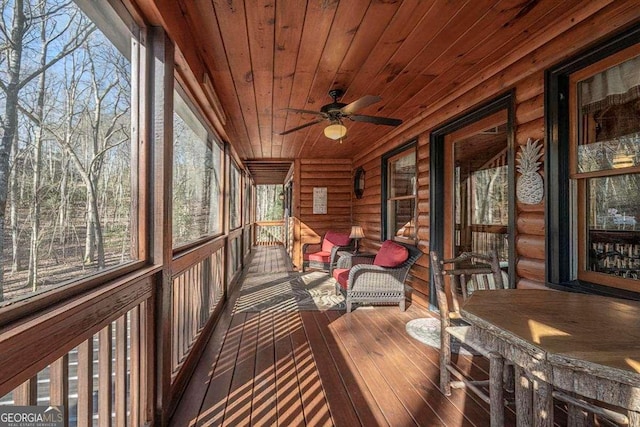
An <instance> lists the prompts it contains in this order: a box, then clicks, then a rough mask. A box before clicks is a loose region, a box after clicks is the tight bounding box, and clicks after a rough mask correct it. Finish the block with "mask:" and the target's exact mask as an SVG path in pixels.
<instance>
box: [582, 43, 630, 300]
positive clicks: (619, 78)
mask: <svg viewBox="0 0 640 427" xmlns="http://www.w3.org/2000/svg"><path fill="white" fill-rule="evenodd" d="M569 90H570V121H571V124H570V126H571V128H570V129H571V130H572V132H571V141H570V144H571V145H570V148H571V164H570V170H571V179H572V180H574V181H575V183H576V187H577V199H576V213H577V219H578V222H577V227H578V242H577V249H578V274H577V276H578V279H579V280H585V281H589V282H595V283H602V284H606V285H609V286H613V287H620V288H626V289H629V290H634V289H635V290H640V282H638V279H640V224H639V223H638V222H639V221H640V46H634V47H632V48H630V49H627V50H624V51H622V52H619V53H618V54H616V55H614V56H613V57H610V58H607V59H605V60H603V61H599V62H596V63H595V64H593V65H591V66H589V67H586V68H584V69H582V70H580V71H577V72H575V73H573V74H572V75H571V78H570V86H569Z"/></svg>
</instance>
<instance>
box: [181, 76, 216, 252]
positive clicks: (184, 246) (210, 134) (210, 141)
mask: <svg viewBox="0 0 640 427" xmlns="http://www.w3.org/2000/svg"><path fill="white" fill-rule="evenodd" d="M176 95H177V96H179V97H180V98H181V99H182V102H183V103H184V104H185V105H186V107H187V108H188V109H189V110H190V112H191V114H192V115H193V119H195V120H197V121H198V123H199V124H200V125H201V126H202V127H203V128H204V130H205V132H206V141H205V143H206V144H207V146H208V147H210V150H211V152H213V150H214V147H217V149H218V153H219V155H220V162H219V164H218V166H219V167H220V169H219V176H220V193H219V195H218V202H217V203H216V206H217V209H218V226H217V231H216V232H211V233H209V234H206V235H203V236H200V237H198V238H195V239H193V240H189V241H188V242H184V243H181V244H179V245H176V246H173V245H172V251H173V253H174V255H175V254H178V253H180V252H184V251H185V250H188V249H191V248H193V247H196V246H199V245H201V244H203V243H205V242H208V241H209V240H213V239H216V238H218V237H220V236H222V235H223V234H225V230H224V208H223V198H224V192H225V188H224V186H225V180H224V172H225V171H224V167H225V166H224V165H225V155H226V154H225V152H226V151H225V149H224V146H223V144H221V143H220V142H219V139H218V138H217V136H216V133H215V132H214V131H213V130H212V129H211V127H210V126H209V124H208V122H207V121H206V120H204V118H203V114H202V112H201V110H200V109H199V108H198V107H197V105H196V104H195V103H194V102H193V100H192V99H191V97H190V96H189V95H188V92H187V91H186V90H185V89H184V88H183V87H182V85H181V84H180V82H179V80H178V79H177V78H176V79H174V97H175V96H176ZM174 104H175V102H174ZM173 113H174V114H175V110H174V111H173ZM182 120H183V121H184V119H182ZM185 123H186V124H187V126H189V123H188V122H187V121H185ZM172 126H173V125H172ZM172 143H175V141H173V142H172ZM212 154H213V153H212ZM174 160H175V157H173V158H172V159H171V161H172V162H173V161H174ZM172 181H173V179H172ZM171 196H173V193H172V194H171ZM171 208H172V214H171V217H172V219H173V208H174V204H173V202H172V203H171ZM171 240H172V242H173V236H171Z"/></svg>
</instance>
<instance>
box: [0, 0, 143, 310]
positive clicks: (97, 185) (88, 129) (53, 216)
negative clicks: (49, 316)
mask: <svg viewBox="0 0 640 427" xmlns="http://www.w3.org/2000/svg"><path fill="white" fill-rule="evenodd" d="M82 3H83V7H85V8H86V11H84V10H81V9H80V8H79V7H78V6H76V5H75V4H74V3H73V2H66V1H64V2H63V1H55V0H52V1H49V2H42V1H35V0H25V1H24V2H17V1H13V2H12V1H9V2H2V4H1V5H0V9H1V11H2V16H3V23H4V24H6V26H7V27H6V28H4V29H3V31H2V34H3V36H4V37H6V38H9V39H10V40H5V41H4V42H3V43H1V44H2V52H1V56H2V58H3V60H1V61H0V82H1V84H0V117H2V129H1V131H0V137H1V138H2V142H1V143H0V151H2V153H3V154H5V155H4V156H1V157H2V159H3V160H0V175H1V176H4V177H6V178H7V180H6V184H2V185H1V186H0V187H1V188H0V200H4V201H6V202H3V203H2V204H0V215H1V217H2V220H1V221H0V224H2V225H1V226H0V242H2V243H0V253H1V254H2V255H3V257H2V260H3V262H2V264H1V265H0V302H1V301H3V300H4V301H9V300H13V299H16V298H20V297H27V296H30V295H32V294H33V293H36V292H37V293H39V292H44V291H48V290H51V289H52V288H53V287H56V286H60V285H63V284H68V283H71V282H76V281H78V280H79V279H82V278H86V277H87V276H89V275H93V274H96V273H101V272H104V271H105V270H107V269H109V270H113V269H114V268H116V267H119V266H123V265H125V264H128V263H130V262H131V261H134V260H136V259H137V256H138V255H137V253H136V251H135V249H134V248H135V245H132V238H131V233H132V229H133V226H132V225H133V223H134V222H135V221H136V220H135V215H136V214H137V213H136V212H132V209H131V206H132V203H131V197H132V196H131V194H132V187H133V186H134V185H136V184H135V183H134V182H133V180H132V174H131V158H132V144H131V135H132V127H131V111H132V109H131V103H132V99H133V96H132V87H133V86H134V85H133V84H132V83H133V82H132V72H131V69H132V64H131V56H132V55H131V51H132V42H131V40H132V38H135V37H136V34H134V33H132V31H133V32H137V30H136V29H135V25H133V24H131V23H130V22H129V23H126V24H125V23H124V22H123V21H120V20H113V21H112V22H105V20H104V18H101V16H116V15H115V14H114V13H102V12H104V11H102V10H97V9H101V8H108V7H109V6H108V3H106V2H82ZM98 3H100V4H98ZM85 12H86V13H85ZM18 15H24V17H25V19H24V21H23V22H22V23H20V20H15V19H12V18H11V17H13V16H18ZM89 16H91V17H98V18H96V19H95V21H92V19H90V18H89ZM127 19H129V18H127ZM106 34H109V35H110V37H107V35H106ZM8 57H9V58H13V59H12V60H11V61H8V60H6V58H8ZM16 60H17V61H20V62H19V63H17V64H16V63H14V61H16ZM16 70H18V71H16ZM135 86H136V87H137V85H135ZM133 147H135V144H133Z"/></svg>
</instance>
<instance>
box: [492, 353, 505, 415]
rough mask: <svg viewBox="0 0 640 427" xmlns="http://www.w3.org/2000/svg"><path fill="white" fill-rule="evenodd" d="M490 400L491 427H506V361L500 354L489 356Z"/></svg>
mask: <svg viewBox="0 0 640 427" xmlns="http://www.w3.org/2000/svg"><path fill="white" fill-rule="evenodd" d="M489 363H490V365H489V375H490V378H489V400H490V401H491V403H490V405H491V427H503V426H504V387H503V383H502V380H503V378H502V376H503V375H504V359H503V358H502V356H501V355H500V354H498V353H491V354H489Z"/></svg>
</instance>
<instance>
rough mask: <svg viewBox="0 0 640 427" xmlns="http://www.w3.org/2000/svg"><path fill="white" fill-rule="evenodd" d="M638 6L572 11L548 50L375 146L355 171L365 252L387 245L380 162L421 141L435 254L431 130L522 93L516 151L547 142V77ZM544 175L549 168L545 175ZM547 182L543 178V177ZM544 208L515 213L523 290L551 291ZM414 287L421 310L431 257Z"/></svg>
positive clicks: (423, 224)
mask: <svg viewBox="0 0 640 427" xmlns="http://www.w3.org/2000/svg"><path fill="white" fill-rule="evenodd" d="M637 7H639V4H638V2H637V1H633V0H629V1H619V2H613V3H612V2H609V1H604V0H599V1H598V2H597V4H596V3H594V2H592V3H590V7H589V8H584V7H583V8H580V9H574V10H572V11H571V12H570V13H569V14H568V15H566V16H562V17H558V20H556V21H555V22H554V23H553V25H551V24H550V26H549V29H550V31H549V37H548V40H545V43H540V44H538V45H536V46H530V47H527V49H529V50H527V49H521V50H520V51H514V52H512V54H511V55H509V56H508V57H505V58H502V60H501V61H496V62H495V63H493V64H492V65H491V66H488V67H487V68H485V69H479V70H478V74H477V75H476V76H475V77H471V78H469V79H468V80H467V82H466V83H465V84H464V85H461V86H460V88H459V89H458V90H457V91H456V92H454V93H449V94H445V95H444V96H443V97H442V98H440V99H439V100H438V101H437V102H435V103H432V104H430V105H429V107H428V108H427V109H426V110H424V111H423V112H422V113H421V114H420V115H416V119H414V120H413V121H412V122H411V123H409V125H410V126H408V127H403V131H400V132H396V133H391V134H390V135H388V136H386V137H384V138H382V139H380V140H378V141H377V142H376V143H374V144H372V145H371V148H370V150H369V151H365V152H363V153H362V154H360V155H359V156H357V157H356V158H355V159H354V164H353V168H354V169H355V168H358V167H360V166H362V167H363V168H364V169H365V171H366V180H365V181H366V182H365V192H364V197H363V198H362V199H354V206H353V211H354V221H355V222H357V223H359V224H361V225H362V226H363V227H364V229H365V235H366V239H365V240H364V241H363V242H362V245H363V246H365V247H367V248H376V247H377V246H378V245H379V240H380V224H379V221H380V203H381V200H380V167H381V163H380V162H381V156H382V155H383V154H384V153H386V152H388V151H389V150H391V149H393V148H394V147H398V146H400V145H402V144H404V143H406V142H407V141H409V140H410V139H411V138H415V137H416V136H418V137H419V138H420V142H419V150H418V183H419V200H418V211H419V216H418V237H419V245H420V247H421V248H422V249H423V251H424V252H427V251H428V247H429V234H430V233H429V168H428V165H429V149H428V146H429V144H428V137H429V133H430V131H431V130H432V129H434V128H436V127H438V126H440V125H442V124H444V123H446V122H448V121H450V120H452V119H453V118H455V117H458V116H460V115H461V114H462V113H464V112H466V111H470V110H472V109H473V108H474V107H476V106H478V105H480V104H482V103H484V102H487V101H489V100H491V99H492V98H495V97H496V96H498V95H500V94H502V93H504V92H505V91H507V90H510V89H514V90H515V111H516V114H515V126H516V128H515V139H516V147H519V146H520V145H522V144H524V143H526V141H527V138H534V139H538V138H540V139H541V140H542V139H543V138H544V131H545V128H544V70H545V69H546V68H549V67H550V66H552V65H553V64H555V63H558V62H560V61H562V60H564V59H566V58H568V57H570V56H572V55H575V54H576V53H577V52H579V51H580V50H583V49H584V48H585V47H587V46H589V45H591V44H593V43H594V42H596V41H598V40H599V39H602V38H605V37H607V36H609V35H610V34H611V33H612V32H614V31H617V30H619V29H621V28H624V27H628V26H629V25H632V24H633V23H635V22H637V21H638V14H637V13H636V12H634V11H635V10H636V9H637ZM542 168H544V165H543V167H542ZM542 173H543V174H544V172H543V171H542ZM545 202H546V198H545V199H544V200H543V202H542V203H540V204H538V205H535V206H531V205H524V204H521V203H517V206H516V212H517V217H516V228H517V238H516V254H517V255H516V256H517V260H516V274H517V281H516V283H517V286H518V287H520V288H536V287H543V286H544V277H545V253H544V236H545V222H544V210H545ZM412 275H413V279H412V284H413V285H414V287H415V288H416V290H417V292H416V295H417V296H418V298H416V302H418V303H419V304H421V301H422V298H423V297H424V298H426V296H427V293H428V291H427V289H428V286H427V284H428V280H429V274H428V265H427V257H423V258H422V259H421V260H420V261H419V262H418V263H417V264H416V267H414V269H413V270H412Z"/></svg>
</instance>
